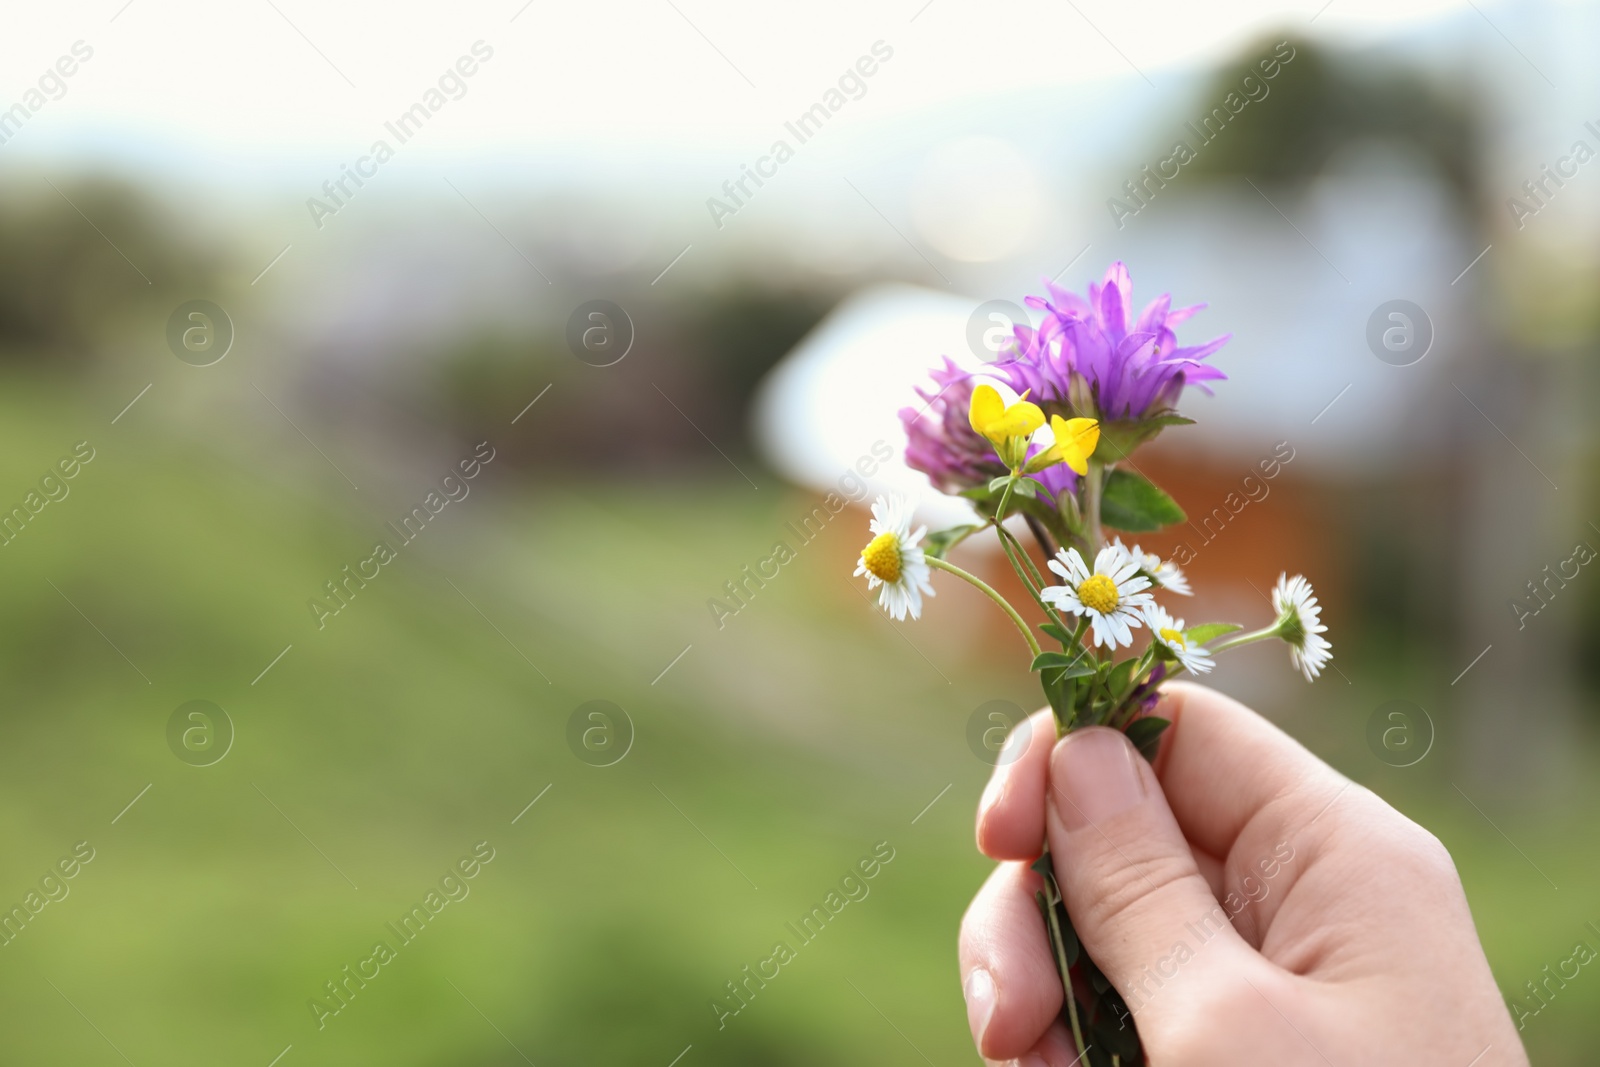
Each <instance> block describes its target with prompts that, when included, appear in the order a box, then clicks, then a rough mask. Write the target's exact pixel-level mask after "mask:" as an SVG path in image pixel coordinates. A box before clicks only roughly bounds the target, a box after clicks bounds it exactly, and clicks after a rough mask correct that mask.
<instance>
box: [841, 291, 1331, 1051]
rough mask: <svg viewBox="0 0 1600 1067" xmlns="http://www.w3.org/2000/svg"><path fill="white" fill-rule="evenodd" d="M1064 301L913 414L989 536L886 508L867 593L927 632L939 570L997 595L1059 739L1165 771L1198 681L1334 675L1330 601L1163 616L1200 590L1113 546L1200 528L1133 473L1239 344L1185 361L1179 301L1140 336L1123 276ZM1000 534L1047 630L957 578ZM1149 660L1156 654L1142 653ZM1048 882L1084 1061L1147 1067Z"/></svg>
mask: <svg viewBox="0 0 1600 1067" xmlns="http://www.w3.org/2000/svg"><path fill="white" fill-rule="evenodd" d="M1046 284H1047V290H1048V293H1049V295H1048V297H1029V298H1028V304H1029V306H1030V307H1034V308H1037V309H1039V310H1040V311H1042V312H1043V323H1042V324H1041V325H1040V327H1039V328H1038V329H1037V330H1035V329H1033V328H1032V327H1030V326H1027V325H1018V326H1017V327H1016V329H1015V338H1014V340H1013V341H1012V342H1010V344H1009V346H1008V348H1007V349H1006V350H1005V351H1003V352H1002V353H1001V355H1002V359H1001V360H1000V361H999V362H997V363H995V364H993V365H992V366H991V367H989V368H987V369H986V371H985V372H984V373H983V374H982V375H975V374H971V373H969V372H967V371H965V370H962V369H961V368H960V367H958V366H957V365H956V364H955V362H954V361H952V360H951V359H949V357H945V361H944V367H943V368H941V369H937V370H935V371H933V372H932V376H933V380H934V383H935V385H936V387H937V389H936V391H933V392H925V391H922V390H918V395H919V396H921V397H922V399H923V401H924V404H923V406H922V407H921V408H920V409H913V408H909V407H908V408H905V409H903V410H902V411H901V412H900V418H901V421H902V422H903V423H904V425H905V429H906V435H907V438H908V444H907V447H906V462H907V464H909V465H910V466H911V467H913V468H914V469H916V470H919V471H922V472H923V473H925V474H927V475H928V477H929V478H930V479H931V480H932V482H933V484H934V485H935V486H936V487H937V488H938V489H939V490H941V491H942V492H945V493H950V494H954V495H959V496H962V497H965V498H966V499H968V500H969V501H971V503H972V506H973V509H974V511H975V516H974V518H975V520H976V521H974V522H971V523H967V524H964V525H960V526H956V527H953V528H951V529H948V530H940V531H937V532H935V533H932V534H928V533H927V530H926V528H918V529H916V530H915V531H913V530H912V515H911V508H910V506H909V504H908V503H907V502H905V501H903V500H889V499H884V498H880V499H879V500H877V501H876V502H875V503H874V504H873V507H872V513H873V519H872V525H871V529H872V533H873V535H874V536H873V538H872V540H871V541H870V542H869V543H868V544H867V546H866V547H865V548H864V549H862V550H861V559H860V563H859V565H858V566H857V567H856V574H857V575H858V576H865V577H866V579H867V584H868V586H869V588H874V589H877V590H878V602H879V604H880V605H881V606H882V607H883V609H884V610H885V611H887V612H888V613H889V614H890V615H891V616H893V617H894V618H896V619H904V618H905V617H906V616H907V615H910V616H911V617H912V618H913V619H915V618H918V617H919V616H920V615H921V612H922V598H923V596H924V595H927V596H932V595H933V592H934V590H933V586H932V584H931V583H930V577H931V574H932V572H933V571H934V570H940V571H944V572H946V573H948V574H951V575H954V576H955V577H957V578H959V579H961V580H963V581H965V582H968V583H969V584H971V585H973V586H975V587H977V588H978V589H979V590H980V591H981V592H983V593H984V595H986V596H987V597H989V598H990V599H991V600H993V601H994V602H995V603H996V604H997V605H998V606H999V607H1000V610H1002V611H1003V612H1005V614H1006V616H1007V617H1008V618H1009V619H1010V620H1011V622H1012V623H1013V624H1015V626H1016V628H1017V630H1018V631H1019V632H1020V633H1021V634H1022V639H1023V640H1024V641H1025V642H1027V645H1028V651H1029V653H1030V654H1031V655H1032V657H1033V661H1032V670H1033V671H1034V672H1035V673H1037V674H1038V675H1039V683H1040V686H1041V687H1042V688H1043V689H1044V695H1045V698H1046V699H1047V700H1048V701H1049V703H1050V707H1051V708H1052V709H1053V711H1054V713H1055V722H1056V729H1057V732H1058V734H1065V733H1066V732H1067V731H1069V730H1074V729H1077V728H1079V727H1083V726H1109V727H1112V728H1115V729H1119V730H1122V731H1123V732H1125V733H1126V734H1127V736H1128V738H1129V739H1130V740H1131V741H1132V742H1133V743H1134V744H1135V745H1136V746H1137V747H1138V749H1139V750H1140V751H1141V752H1142V753H1144V755H1145V757H1146V758H1147V759H1154V757H1155V753H1156V750H1157V746H1158V742H1159V738H1160V736H1161V732H1162V730H1164V729H1165V728H1166V727H1167V725H1168V723H1167V721H1166V720H1164V719H1161V718H1158V717H1156V716H1154V715H1152V714H1151V711H1152V709H1153V708H1154V707H1155V705H1156V702H1157V699H1158V695H1159V690H1160V687H1161V686H1162V684H1163V683H1165V682H1167V681H1169V680H1171V679H1172V678H1175V677H1177V676H1179V675H1181V674H1182V673H1183V672H1185V671H1188V672H1190V673H1192V674H1204V673H1206V672H1207V671H1209V670H1211V668H1212V665H1213V657H1214V656H1215V655H1217V654H1218V653H1220V652H1224V651H1227V650H1228V649H1231V648H1238V647H1239V646H1241V645H1245V644H1249V643H1252V642H1255V641H1264V640H1268V639H1273V638H1276V639H1279V640H1282V641H1283V642H1285V643H1286V644H1287V645H1288V646H1289V657H1290V659H1291V660H1292V661H1293V663H1294V665H1295V666H1296V667H1298V668H1299V669H1300V670H1301V671H1302V672H1303V673H1304V674H1305V676H1306V679H1307V680H1308V681H1309V680H1312V679H1315V678H1316V676H1317V674H1318V673H1319V672H1320V671H1321V670H1322V668H1323V666H1324V665H1325V664H1326V663H1327V662H1328V660H1329V659H1330V657H1331V650H1330V646H1329V645H1328V642H1327V641H1326V640H1325V639H1324V638H1323V637H1322V633H1323V632H1324V630H1325V629H1326V627H1324V626H1323V625H1322V624H1321V621H1320V620H1321V608H1320V607H1319V606H1318V604H1317V599H1316V597H1315V596H1314V595H1313V594H1312V591H1311V585H1310V583H1308V582H1307V581H1306V580H1305V579H1304V578H1303V577H1300V576H1298V575H1296V576H1295V577H1293V578H1289V577H1287V576H1286V575H1285V576H1282V577H1280V578H1279V579H1278V584H1277V586H1276V587H1275V588H1274V590H1273V594H1272V605H1273V609H1274V611H1275V612H1276V617H1275V618H1274V619H1273V620H1272V621H1271V622H1270V623H1269V624H1268V625H1266V626H1264V627H1262V628H1261V629H1258V630H1254V631H1251V632H1248V633H1243V632H1241V630H1242V627H1241V626H1239V625H1237V624H1235V623H1231V622H1208V623H1203V624H1201V625H1197V626H1187V625H1185V623H1184V620H1182V619H1179V618H1174V617H1173V615H1172V614H1171V613H1170V612H1169V611H1168V609H1167V608H1166V607H1164V606H1162V605H1161V604H1159V603H1158V602H1157V600H1156V597H1157V595H1164V594H1175V595H1179V596H1189V595H1190V594H1191V590H1190V588H1189V584H1188V582H1187V580H1186V579H1185V578H1184V576H1183V574H1182V573H1181V572H1180V571H1179V569H1178V568H1177V567H1176V566H1174V565H1173V564H1172V562H1171V561H1169V560H1162V559H1160V558H1159V557H1157V556H1155V555H1153V554H1151V553H1149V552H1146V551H1144V550H1143V549H1141V548H1140V547H1139V546H1138V545H1136V544H1126V543H1124V542H1123V540H1122V537H1121V536H1120V535H1119V536H1115V537H1113V538H1112V539H1110V540H1109V541H1108V540H1107V538H1106V529H1107V528H1108V527H1110V528H1113V529H1115V530H1120V531H1122V533H1126V534H1130V535H1131V534H1139V533H1152V532H1155V531H1157V530H1160V529H1161V528H1162V527H1164V526H1167V525H1170V524H1172V523H1177V522H1182V521H1184V514H1183V511H1182V509H1180V508H1179V507H1178V505H1177V504H1176V503H1175V502H1174V501H1173V500H1172V498H1171V497H1170V496H1168V495H1167V494H1166V493H1165V492H1164V491H1163V490H1162V489H1160V488H1159V487H1158V486H1156V485H1155V484H1154V483H1153V482H1151V481H1150V480H1149V479H1148V478H1146V477H1144V476H1143V475H1142V474H1140V473H1139V471H1138V468H1137V467H1136V466H1135V465H1134V463H1133V462H1132V460H1131V458H1130V457H1131V455H1132V453H1133V452H1134V450H1135V449H1136V448H1137V447H1138V446H1139V445H1140V444H1142V443H1144V442H1145V441H1148V440H1150V439H1151V438H1153V437H1155V436H1156V435H1157V434H1159V433H1160V432H1161V431H1162V430H1163V429H1165V428H1167V427H1169V426H1177V425H1182V424H1185V423H1190V422H1192V421H1193V420H1192V419H1187V418H1184V417H1183V416H1181V415H1179V414H1178V411H1177V407H1178V401H1179V400H1180V399H1181V397H1182V394H1183V390H1184V387H1185V386H1188V385H1197V386H1199V387H1200V388H1202V389H1206V386H1205V384H1204V383H1205V382H1208V381H1211V380H1214V379H1219V378H1223V377H1225V375H1224V374H1223V373H1222V372H1221V371H1219V370H1218V369H1217V368H1215V367H1213V366H1211V365H1210V364H1208V363H1206V362H1205V360H1206V358H1207V357H1208V356H1210V355H1211V354H1212V353H1213V352H1215V351H1217V350H1218V349H1219V348H1221V347H1222V346H1223V345H1224V344H1225V343H1226V342H1227V340H1228V337H1227V336H1224V337H1219V338H1217V339H1215V340H1213V341H1208V342H1207V343H1205V344H1202V345H1197V346H1193V347H1183V346H1181V345H1179V344H1178V339H1177V336H1176V334H1175V333H1174V328H1175V327H1177V326H1178V325H1179V324H1180V323H1182V322H1184V321H1185V320H1186V319H1188V318H1189V317H1190V316H1192V315H1193V314H1194V313H1195V312H1197V311H1199V310H1200V309H1201V308H1202V307H1204V305H1203V304H1197V305H1194V306H1191V307H1185V308H1178V309H1176V310H1174V309H1173V308H1172V301H1171V297H1170V295H1167V296H1161V297H1159V298H1158V299H1156V300H1154V301H1152V302H1151V303H1150V304H1149V305H1148V306H1147V307H1145V309H1144V310H1143V311H1142V312H1140V313H1139V314H1138V316H1137V317H1135V315H1134V313H1133V305H1132V304H1131V302H1130V298H1131V296H1132V284H1131V283H1130V281H1129V279H1128V271H1127V268H1126V267H1124V266H1123V265H1122V264H1121V263H1115V264H1112V266H1111V268H1110V269H1109V270H1108V271H1107V272H1106V276H1105V279H1104V280H1103V281H1102V282H1100V283H1099V284H1091V285H1090V286H1089V292H1088V297H1087V299H1085V298H1084V297H1081V296H1079V295H1078V294H1076V293H1071V292H1068V291H1066V290H1064V289H1061V288H1059V287H1057V286H1055V285H1053V284H1049V283H1046ZM1207 391H1208V392H1209V390H1207ZM1018 516H1020V519H1021V523H1024V524H1025V525H1026V528H1027V530H1028V531H1030V532H1031V534H1032V537H1033V539H1034V540H1035V541H1036V542H1037V546H1038V549H1039V551H1040V552H1041V553H1042V554H1043V557H1044V559H1045V561H1046V569H1047V570H1048V571H1049V572H1050V573H1052V574H1053V575H1054V576H1055V577H1053V578H1048V579H1047V578H1046V577H1045V572H1044V571H1041V570H1040V568H1039V567H1038V566H1037V564H1036V563H1035V561H1034V558H1033V556H1032V555H1031V554H1030V551H1029V549H1028V547H1026V546H1024V545H1023V543H1022V542H1021V541H1020V540H1019V539H1018V537H1017V536H1016V535H1015V534H1014V533H1013V532H1012V530H1011V529H1009V528H1008V525H1007V520H1008V519H1012V518H1014V517H1018ZM1010 525H1011V526H1015V527H1017V528H1019V529H1020V528H1021V526H1020V524H1019V523H1011V524H1010ZM991 529H992V530H993V531H994V535H995V536H996V537H997V538H998V539H999V541H1000V547H1001V549H1002V550H1003V551H1004V552H1005V554H1006V558H1007V559H1008V560H1009V561H1010V563H1011V566H1012V567H1013V568H1014V569H1015V570H1016V573H1017V577H1018V578H1019V579H1021V581H1022V584H1023V586H1024V587H1026V588H1027V590H1028V593H1029V597H1030V599H1031V600H1032V602H1033V603H1032V606H1031V608H1030V610H1036V611H1037V612H1038V613H1039V615H1040V616H1042V619H1041V621H1038V622H1037V626H1036V627H1035V626H1031V625H1029V623H1028V621H1027V620H1026V619H1025V618H1024V616H1023V614H1022V612H1021V611H1019V610H1018V609H1017V608H1016V607H1015V606H1013V605H1012V604H1011V603H1010V602H1008V601H1007V600H1006V599H1005V597H1004V596H1002V595H1001V594H1000V593H999V592H998V591H996V590H995V589H994V588H993V587H991V586H990V585H988V584H987V583H986V582H984V581H982V580H981V579H979V578H978V577H977V576H975V575H973V574H969V573H968V572H967V571H965V570H963V569H962V568H960V567H958V566H956V565H955V564H953V563H951V562H949V561H948V559H946V556H947V555H948V553H949V552H950V550H951V549H952V548H954V547H955V546H956V545H957V544H959V543H961V542H962V541H964V540H966V539H967V538H969V537H972V536H975V535H978V534H981V533H984V532H985V531H988V530H991ZM925 535H926V540H925V541H924V536H925ZM1036 628H1037V630H1038V631H1039V634H1040V635H1042V636H1036V635H1035V632H1034V631H1035V629H1036ZM1141 629H1142V630H1145V631H1146V633H1147V635H1148V639H1147V640H1146V641H1143V642H1138V641H1136V638H1135V633H1134V632H1135V631H1136V630H1141ZM1138 643H1142V644H1143V645H1144V647H1143V648H1142V649H1137V650H1136V649H1135V648H1134V646H1135V644H1138ZM1035 867H1036V869H1038V870H1039V872H1040V873H1041V874H1042V875H1043V876H1044V885H1045V891H1044V892H1043V893H1041V894H1039V905H1040V908H1041V909H1042V910H1043V912H1044V917H1045V924H1046V928H1047V930H1048V932H1049V937H1050V942H1051V945H1050V947H1051V952H1052V954H1053V955H1054V957H1055V960H1056V965H1057V968H1058V969H1059V971H1060V974H1061V980H1062V983H1063V986H1064V988H1065V990H1066V996H1065V998H1064V1005H1065V1006H1064V1009H1063V1011H1064V1013H1065V1015H1066V1016H1067V1022H1068V1023H1069V1025H1070V1028H1071V1031H1072V1036H1073V1040H1074V1041H1075V1043H1076V1045H1077V1051H1078V1053H1079V1058H1080V1060H1082V1062H1085V1063H1089V1064H1094V1065H1097V1067H1134V1065H1139V1064H1143V1063H1144V1053H1143V1049H1142V1047H1141V1045H1140V1043H1139V1038H1138V1034H1137V1032H1136V1031H1135V1030H1134V1028H1133V1027H1132V1026H1131V1025H1129V1022H1128V1020H1130V1018H1131V1017H1130V1016H1129V1014H1128V1011H1127V1008H1126V1006H1125V1005H1124V1003H1123V1002H1122V998H1121V997H1120V996H1119V995H1118V994H1117V991H1116V990H1115V989H1114V988H1112V986H1111V984H1110V983H1109V982H1108V981H1107V980H1106V977H1105V975H1103V974H1102V973H1101V972H1100V970H1099V968H1097V967H1096V966H1095V964H1094V961H1093V960H1091V959H1090V958H1089V956H1088V954H1087V953H1086V952H1085V951H1084V950H1083V947H1082V945H1081V944H1080V942H1079V941H1078V938H1077V936H1076V935H1075V934H1074V932H1073V929H1072V923H1071V921H1070V919H1069V918H1068V916H1067V910H1066V907H1065V905H1064V904H1063V902H1062V899H1061V893H1060V890H1059V888H1058V887H1057V885H1056V881H1055V878H1054V875H1053V874H1052V871H1051V867H1050V857H1049V855H1048V854H1046V855H1045V856H1043V857H1042V858H1041V859H1040V861H1039V862H1038V863H1037V864H1035Z"/></svg>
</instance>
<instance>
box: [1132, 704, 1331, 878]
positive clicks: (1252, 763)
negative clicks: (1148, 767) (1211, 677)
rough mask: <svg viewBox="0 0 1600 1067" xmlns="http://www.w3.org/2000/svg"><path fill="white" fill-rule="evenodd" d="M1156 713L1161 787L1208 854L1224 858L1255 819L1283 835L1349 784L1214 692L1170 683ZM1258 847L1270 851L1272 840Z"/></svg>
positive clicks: (1257, 828) (1261, 828) (1267, 831)
mask: <svg viewBox="0 0 1600 1067" xmlns="http://www.w3.org/2000/svg"><path fill="white" fill-rule="evenodd" d="M1154 714H1156V715H1158V716H1160V717H1161V718H1164V719H1168V720H1170V721H1171V723H1172V725H1171V726H1170V727H1169V728H1168V729H1167V731H1166V733H1165V734H1164V735H1163V736H1162V740H1161V752H1160V755H1159V757H1158V758H1157V760H1156V776H1157V777H1158V778H1159V779H1160V782H1161V789H1162V792H1163V793H1165V794H1166V798H1167V803H1168V804H1169V805H1170V806H1171V809H1172V813H1173V815H1175V816H1176V817H1177V820H1178V825H1179V826H1181V827H1182V828H1183V832H1184V835H1185V836H1186V837H1188V839H1189V840H1190V842H1192V843H1193V845H1194V846H1195V848H1196V849H1198V850H1201V851H1204V852H1207V853H1210V854H1211V855H1213V856H1217V857H1220V858H1224V859H1225V858H1226V857H1227V856H1228V855H1229V853H1230V852H1231V851H1232V850H1233V848H1234V845H1235V843H1236V842H1237V841H1238V839H1239V835H1240V833H1241V832H1242V831H1243V830H1244V829H1245V827H1246V826H1249V825H1251V823H1252V820H1255V824H1254V826H1252V831H1253V832H1255V833H1260V834H1264V835H1266V836H1267V837H1272V836H1274V835H1277V836H1281V834H1282V831H1284V830H1285V829H1287V828H1288V827H1290V826H1291V825H1294V824H1303V823H1304V822H1305V821H1307V820H1309V819H1311V818H1313V817H1314V816H1315V814H1316V811H1317V809H1318V808H1319V807H1321V806H1322V805H1324V804H1327V803H1328V802H1329V801H1330V800H1331V799H1333V798H1334V797H1335V796H1336V795H1337V794H1338V793H1339V792H1340V791H1341V790H1343V789H1344V788H1345V787H1346V786H1347V785H1348V784H1349V783H1348V780H1347V779H1345V778H1344V777H1343V776H1342V775H1340V774H1339V773H1338V772H1337V771H1335V770H1334V769H1333V768H1332V767H1329V766H1328V765H1327V764H1326V763H1324V762H1323V761H1322V760H1320V759H1318V758H1317V757H1316V756H1314V755H1312V754H1311V752H1309V751H1308V750H1307V749H1306V748H1305V747H1304V746H1302V745H1301V744H1300V743H1299V742H1298V741H1296V740H1294V739H1293V738H1292V737H1290V736H1289V735H1288V734H1286V733H1284V732H1283V731H1282V730H1280V729H1278V728H1277V727H1276V726H1274V725H1273V724H1272V723H1270V722H1268V721H1267V720H1266V719H1264V718H1262V717H1261V716H1260V715H1258V714H1256V713H1255V712H1254V711H1251V710H1250V709H1249V708H1247V707H1245V706H1244V705H1243V704H1241V703H1239V702H1238V701H1237V700H1234V699H1232V698H1230V697H1226V696H1223V695H1222V694H1221V693H1218V692H1216V691H1215V690H1213V689H1207V688H1205V687H1204V686H1200V685H1194V684H1192V683H1187V682H1175V683H1172V684H1170V685H1167V686H1165V687H1164V688H1163V689H1162V691H1161V702H1160V704H1158V705H1157V707H1156V709H1155V712H1154ZM1256 844H1258V845H1262V846H1264V847H1267V848H1268V849H1269V850H1270V845H1271V842H1270V841H1266V840H1263V841H1261V842H1257V843H1256ZM1258 850H1259V849H1258Z"/></svg>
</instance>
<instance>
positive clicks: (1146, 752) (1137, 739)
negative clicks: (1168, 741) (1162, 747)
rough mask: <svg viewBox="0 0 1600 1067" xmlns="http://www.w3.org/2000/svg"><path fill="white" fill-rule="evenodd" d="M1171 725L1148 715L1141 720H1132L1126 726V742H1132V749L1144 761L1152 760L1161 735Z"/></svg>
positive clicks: (1166, 721)
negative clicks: (1137, 751)
mask: <svg viewBox="0 0 1600 1067" xmlns="http://www.w3.org/2000/svg"><path fill="white" fill-rule="evenodd" d="M1171 725H1172V723H1171V722H1170V721H1168V720H1166V719H1160V718H1157V717H1155V716H1154V715H1150V716H1146V717H1145V718H1143V719H1135V720H1133V721H1132V722H1131V723H1129V724H1128V729H1127V731H1126V732H1127V735H1128V740H1129V741H1132V742H1133V747H1134V748H1137V749H1138V750H1139V753H1140V754H1141V755H1143V756H1144V758H1145V759H1147V760H1154V759H1155V758H1156V751H1157V749H1158V748H1159V743H1160V741H1161V734H1162V732H1163V731H1165V730H1166V728H1167V727H1169V726H1171Z"/></svg>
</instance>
